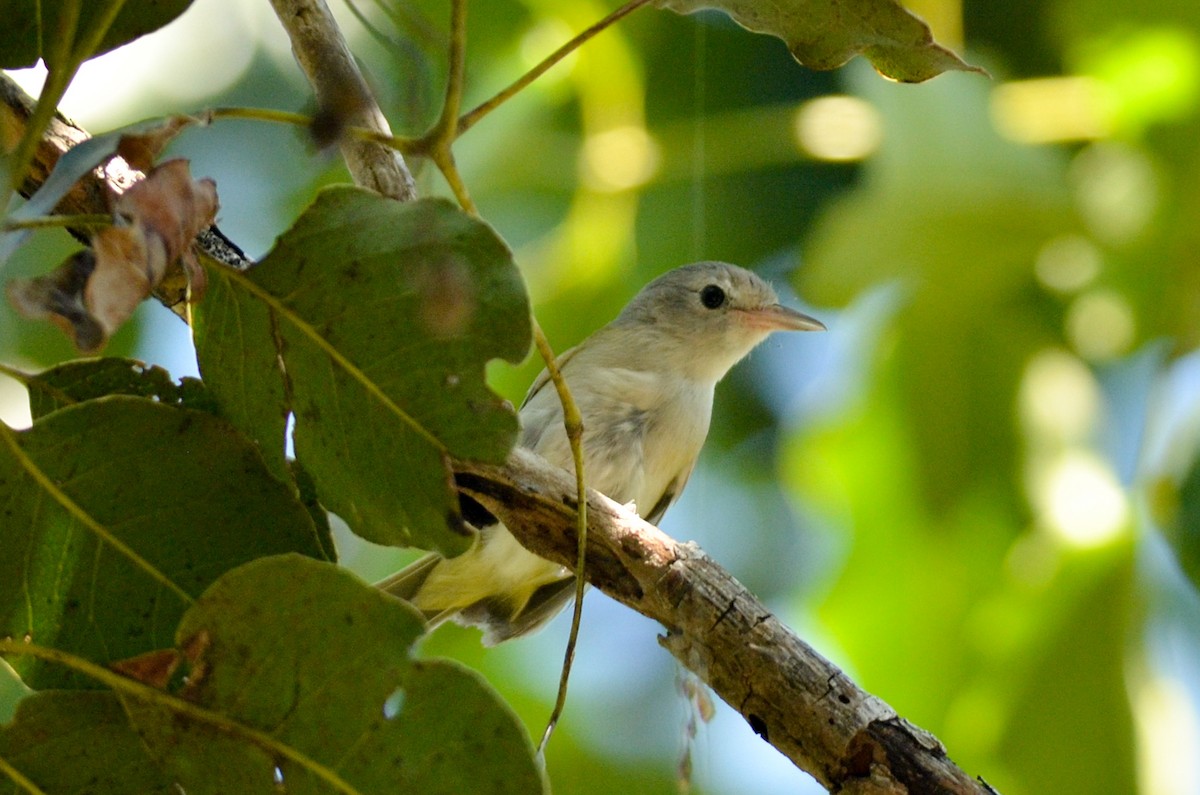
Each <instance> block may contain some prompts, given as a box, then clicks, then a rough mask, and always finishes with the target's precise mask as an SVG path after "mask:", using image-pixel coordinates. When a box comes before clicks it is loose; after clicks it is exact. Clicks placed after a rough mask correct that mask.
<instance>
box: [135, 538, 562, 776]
mask: <svg viewBox="0 0 1200 795" xmlns="http://www.w3.org/2000/svg"><path fill="white" fill-rule="evenodd" d="M423 631H424V622H423V621H422V619H421V618H420V617H419V616H418V615H417V614H416V612H415V611H414V610H412V608H410V607H408V606H407V605H406V604H405V603H403V602H401V601H400V600H398V599H395V598H393V597H390V596H388V595H386V594H384V593H381V592H380V591H378V590H376V589H375V588H372V587H371V586H369V585H367V584H366V583H364V582H362V581H361V580H359V579H357V578H356V577H355V576H354V575H353V574H351V573H349V572H347V571H345V570H344V569H340V568H338V567H336V566H333V565H330V564H327V563H320V562H318V561H313V560H309V559H307V558H303V557H300V556H298V555H284V556H278V557H274V558H267V559H263V560H258V561H254V562H253V563H249V564H247V565H245V566H242V567H241V568H238V569H236V570H234V571H231V572H229V573H228V574H226V575H225V576H224V577H222V578H221V579H220V580H218V581H217V582H216V583H214V584H213V586H212V587H211V588H209V590H208V591H206V592H205V593H204V595H203V596H202V597H201V598H200V599H199V601H197V602H196V605H195V606H194V607H193V608H192V609H191V610H189V611H188V613H187V615H185V616H184V618H183V621H182V622H181V623H180V625H179V631H178V635H177V638H176V643H177V646H179V647H181V648H182V647H185V646H193V647H194V646H196V645H197V644H195V643H193V639H195V638H203V639H204V641H203V643H202V644H198V645H199V646H200V647H201V648H202V651H201V652H200V653H199V654H198V655H194V657H193V662H192V668H191V672H190V674H189V677H188V682H187V684H186V685H184V686H183V688H182V692H181V693H180V695H182V696H184V697H185V698H186V699H187V701H188V702H189V703H191V704H195V705H196V706H198V707H201V708H202V709H204V710H206V711H207V715H206V716H199V715H194V714H183V713H179V712H176V711H174V710H173V709H172V708H171V707H170V706H169V705H165V704H162V703H159V702H156V701H152V700H142V699H138V698H135V697H131V696H129V695H124V694H123V695H122V696H121V697H122V699H123V700H124V702H125V704H126V708H127V710H128V712H129V715H130V718H131V720H132V721H133V723H134V726H135V728H136V729H137V730H138V732H139V733H140V734H141V735H142V738H143V740H144V741H145V743H146V747H147V748H148V749H149V750H150V754H151V756H153V757H155V758H156V759H157V760H158V761H159V763H160V764H161V765H162V766H163V768H164V769H165V770H166V771H168V772H169V773H170V774H171V775H172V776H173V777H175V778H176V779H177V780H178V781H179V783H180V785H181V786H182V788H183V789H185V790H186V791H187V792H188V793H189V795H198V794H199V793H220V792H240V793H255V792H263V793H272V792H278V791H280V788H282V789H283V790H285V791H287V792H303V793H324V792H340V793H375V792H423V793H457V792H488V793H496V794H497V795H503V793H514V794H516V793H520V794H521V795H524V794H525V793H533V792H541V791H543V788H544V785H543V782H542V777H541V773H540V772H539V769H538V765H537V763H536V762H535V761H534V756H533V747H532V745H531V744H530V741H529V737H528V735H527V734H526V733H525V730H524V728H523V727H522V726H521V724H520V722H519V721H518V720H517V719H516V717H515V716H514V715H513V714H512V713H511V712H510V711H509V709H508V708H507V707H506V706H505V705H504V704H503V702H502V701H500V699H499V698H498V697H497V696H496V694H495V693H494V692H493V691H492V690H491V689H490V688H489V687H488V686H487V685H486V684H484V683H483V681H482V680H481V679H480V678H479V677H478V676H476V675H475V674H473V673H472V672H470V671H467V670H465V669H463V668H462V667H460V666H459V665H458V664H456V663H452V662H449V661H439V660H413V659H411V658H410V657H409V653H410V650H411V646H412V644H413V642H414V641H415V640H416V639H417V638H418V637H420V636H421V634H422V633H423Z"/></svg>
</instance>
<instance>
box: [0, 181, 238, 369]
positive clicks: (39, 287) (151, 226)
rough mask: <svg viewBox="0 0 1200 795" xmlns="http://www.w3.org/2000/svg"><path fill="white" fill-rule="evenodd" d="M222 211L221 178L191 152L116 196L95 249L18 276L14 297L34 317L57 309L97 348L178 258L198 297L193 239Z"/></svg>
mask: <svg viewBox="0 0 1200 795" xmlns="http://www.w3.org/2000/svg"><path fill="white" fill-rule="evenodd" d="M216 214H217V189H216V183H214V182H213V181H212V180H211V179H202V180H193V179H192V177H191V173H190V171H189V169H188V163H187V161H186V160H182V159H180V160H170V161H167V162H166V163H163V164H162V165H160V166H158V167H156V168H154V169H153V170H152V171H150V172H149V173H148V174H147V175H146V179H144V180H142V181H141V182H138V183H137V184H136V185H134V186H133V187H131V188H130V189H129V190H127V191H126V192H125V193H123V194H121V196H119V197H118V198H117V199H116V201H115V202H114V205H113V218H114V225H113V226H111V227H108V228H106V229H102V230H100V231H99V232H98V233H97V234H95V235H94V236H93V237H92V249H91V250H89V251H83V252H79V253H77V254H74V255H72V256H71V257H70V258H69V259H67V260H66V261H65V262H63V264H62V265H60V266H59V267H58V268H56V269H55V270H54V271H53V272H51V273H49V274H46V275H45V276H40V277H38V278H36V279H30V280H25V281H17V282H13V283H11V284H10V285H9V288H8V294H9V298H10V300H12V302H13V304H14V305H15V306H16V307H17V309H18V310H19V311H20V312H22V313H23V314H25V315H26V316H28V317H34V318H46V317H49V318H50V319H51V320H53V321H54V322H55V323H57V324H58V325H59V326H61V327H62V328H64V330H66V331H67V333H68V334H70V335H71V337H72V338H73V339H74V341H75V345H76V347H78V348H79V349H80V350H82V351H85V352H92V351H96V350H98V349H99V348H100V347H102V346H103V345H104V343H105V342H107V341H108V339H109V338H110V337H111V336H112V335H113V333H114V332H115V331H116V330H117V329H118V328H120V326H121V324H122V323H124V322H125V321H126V320H128V319H129V316H130V315H132V314H133V310H134V309H136V308H137V305H138V304H139V303H141V302H142V301H143V300H145V299H146V298H147V297H149V296H150V293H151V291H152V290H153V289H154V287H155V286H156V285H157V284H158V283H159V282H161V281H162V280H163V278H164V276H166V274H167V272H168V270H169V269H170V267H171V266H172V265H173V264H175V263H176V262H178V263H180V265H181V266H182V269H183V272H184V275H185V276H186V278H187V282H188V287H189V291H190V293H191V296H192V298H193V300H196V299H198V298H199V297H201V296H202V295H203V293H204V287H205V277H204V271H203V269H202V268H201V267H200V264H199V262H198V261H197V260H196V255H195V253H194V252H193V250H192V240H193V239H194V238H195V237H196V235H197V234H199V233H200V232H201V231H203V230H204V229H207V228H208V227H209V226H211V225H212V222H213V219H214V218H215V217H216Z"/></svg>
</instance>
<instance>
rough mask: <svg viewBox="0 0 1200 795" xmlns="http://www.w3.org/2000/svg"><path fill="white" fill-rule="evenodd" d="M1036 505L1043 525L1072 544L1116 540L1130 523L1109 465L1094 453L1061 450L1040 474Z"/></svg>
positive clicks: (1095, 544) (1087, 545)
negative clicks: (1053, 461) (1062, 451)
mask: <svg viewBox="0 0 1200 795" xmlns="http://www.w3.org/2000/svg"><path fill="white" fill-rule="evenodd" d="M1037 501H1038V503H1039V504H1038V508H1039V512H1040V513H1041V516H1042V520H1043V522H1044V523H1045V525H1046V527H1047V528H1048V529H1049V530H1050V531H1051V532H1052V533H1053V534H1054V535H1055V537H1057V538H1058V539H1060V540H1061V541H1063V542H1065V543H1067V544H1068V545H1070V546H1073V547H1079V548H1085V549H1086V548H1093V547H1099V546H1103V545H1104V544H1107V543H1109V542H1110V541H1113V540H1114V539H1116V538H1117V537H1118V536H1119V535H1120V533H1121V531H1122V530H1123V529H1125V527H1126V526H1127V525H1128V522H1129V502H1128V500H1127V499H1126V497H1125V492H1124V490H1123V489H1122V488H1121V484H1120V483H1118V482H1117V479H1116V476H1115V475H1114V474H1113V471H1112V469H1111V468H1110V467H1108V466H1107V465H1105V464H1104V462H1103V461H1101V460H1100V459H1099V457H1097V456H1096V455H1095V454H1094V453H1090V452H1087V451H1083V450H1072V451H1068V452H1066V453H1064V454H1063V455H1062V456H1061V457H1060V458H1059V459H1058V460H1057V461H1056V462H1055V463H1054V464H1053V465H1052V466H1050V467H1049V468H1048V469H1047V470H1046V472H1045V474H1044V475H1043V479H1042V482H1041V483H1040V484H1039V488H1038V495H1037Z"/></svg>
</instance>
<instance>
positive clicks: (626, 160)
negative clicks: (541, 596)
mask: <svg viewBox="0 0 1200 795" xmlns="http://www.w3.org/2000/svg"><path fill="white" fill-rule="evenodd" d="M658 164H659V152H658V144H657V143H656V142H655V141H654V139H653V138H651V137H650V134H649V133H647V132H646V130H645V128H644V127H640V126H634V125H627V126H624V127H615V128H613V129H611V130H605V131H604V132H600V133H595V134H592V135H589V136H588V137H587V139H586V140H585V141H584V143H583V175H584V179H585V180H586V181H587V183H588V186H589V187H590V188H592V189H593V190H598V191H602V192H618V191H624V190H629V189H630V188H636V187H637V186H639V185H643V184H645V183H646V182H648V181H649V180H650V178H651V177H653V176H654V174H655V173H656V172H657V171H658Z"/></svg>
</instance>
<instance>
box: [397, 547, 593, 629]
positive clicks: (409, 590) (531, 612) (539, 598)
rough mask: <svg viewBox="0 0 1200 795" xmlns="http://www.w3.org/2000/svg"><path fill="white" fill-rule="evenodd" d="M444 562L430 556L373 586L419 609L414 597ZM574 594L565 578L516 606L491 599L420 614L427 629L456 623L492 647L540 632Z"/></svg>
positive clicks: (570, 581)
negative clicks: (475, 629)
mask: <svg viewBox="0 0 1200 795" xmlns="http://www.w3.org/2000/svg"><path fill="white" fill-rule="evenodd" d="M445 560H446V559H445V558H443V557H442V556H441V555H439V554H437V553H436V552H435V553H430V554H428V555H425V556H424V557H421V558H419V559H417V560H416V561H414V562H412V563H410V564H409V565H408V566H405V567H404V568H403V569H401V570H400V571H398V572H396V573H395V574H391V575H389V576H387V577H385V578H384V579H382V580H380V581H379V582H377V583H375V587H376V588H378V589H380V590H381V591H384V592H386V593H389V594H391V595H392V596H398V597H400V598H401V599H404V600H405V601H407V602H410V603H414V606H415V607H417V608H418V609H421V606H420V604H419V600H418V599H417V594H418V592H419V591H420V590H421V586H423V585H424V584H425V581H426V580H428V579H429V575H430V574H431V573H432V572H433V570H434V569H435V568H436V567H437V566H438V564H439V563H442V562H444V561H445ZM574 595H575V578H574V577H573V576H568V577H564V578H562V579H559V580H554V581H553V582H548V583H546V584H545V585H542V586H541V587H539V588H538V589H537V590H536V591H534V592H533V595H532V596H531V597H530V598H529V599H528V600H527V601H525V603H524V604H520V605H514V604H513V602H512V601H511V600H509V599H505V598H503V597H491V598H487V599H480V600H479V601H477V602H474V603H473V604H470V605H468V606H466V607H463V608H452V609H448V610H447V609H443V608H438V609H435V610H426V609H421V612H422V613H423V614H424V616H425V621H426V623H427V625H428V627H429V628H430V629H433V628H434V627H436V626H437V625H439V624H441V623H442V622H443V621H445V620H447V619H451V620H453V621H454V622H455V623H457V624H462V625H463V626H468V627H478V628H479V629H481V630H483V643H484V645H485V646H495V645H496V644H497V643H502V642H504V641H506V640H511V639H512V638H517V637H520V636H522V635H526V634H528V633H530V632H534V631H535V630H537V629H540V628H541V627H542V625H543V624H545V623H547V622H548V621H550V619H552V618H554V616H556V615H558V613H559V612H560V611H561V610H562V609H563V608H564V607H566V606H567V605H568V604H569V603H570V601H571V598H572V597H574Z"/></svg>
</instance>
